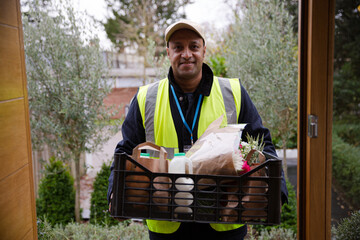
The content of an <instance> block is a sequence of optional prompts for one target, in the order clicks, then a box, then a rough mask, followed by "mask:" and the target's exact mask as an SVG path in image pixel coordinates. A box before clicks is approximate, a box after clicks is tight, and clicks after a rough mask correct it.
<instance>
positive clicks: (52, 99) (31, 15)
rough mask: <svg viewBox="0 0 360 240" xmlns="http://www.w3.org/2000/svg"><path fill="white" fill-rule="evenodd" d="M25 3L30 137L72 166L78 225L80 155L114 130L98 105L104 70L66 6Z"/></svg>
mask: <svg viewBox="0 0 360 240" xmlns="http://www.w3.org/2000/svg"><path fill="white" fill-rule="evenodd" d="M39 6H40V5H39V4H38V3H37V2H36V1H30V8H29V9H30V10H29V11H28V12H27V14H26V15H25V16H24V19H23V23H24V46H25V54H26V69H27V71H26V73H27V80H28V93H29V108H30V124H31V136H32V143H33V147H34V148H39V147H41V146H43V145H44V144H47V145H48V146H49V147H50V148H51V150H52V151H53V152H54V154H55V155H56V158H58V159H61V160H63V161H65V162H68V163H69V162H74V163H75V164H74V165H75V171H74V172H75V176H74V178H75V189H76V198H75V217H76V221H79V220H80V155H81V153H84V152H91V151H94V150H95V149H96V148H97V147H98V146H99V145H100V143H102V142H104V141H105V140H106V139H107V138H108V137H110V134H111V133H113V132H110V131H111V130H114V128H115V126H109V120H110V117H111V116H112V115H113V114H112V113H111V112H113V113H114V111H110V109H109V108H108V107H106V106H105V105H104V103H103V100H104V98H105V97H106V96H107V94H108V93H109V91H110V87H109V85H108V83H107V79H106V73H107V68H106V64H105V62H104V60H103V56H102V53H101V51H100V47H99V41H98V39H97V38H95V37H94V36H89V34H85V31H86V27H89V28H92V27H93V26H92V25H91V22H86V20H85V18H84V16H82V17H79V16H80V15H79V13H76V12H75V11H74V10H73V8H72V7H71V4H69V2H65V3H60V5H57V6H54V7H53V8H52V9H50V8H46V9H44V8H41V7H39Z"/></svg>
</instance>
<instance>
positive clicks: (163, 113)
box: [137, 76, 243, 234]
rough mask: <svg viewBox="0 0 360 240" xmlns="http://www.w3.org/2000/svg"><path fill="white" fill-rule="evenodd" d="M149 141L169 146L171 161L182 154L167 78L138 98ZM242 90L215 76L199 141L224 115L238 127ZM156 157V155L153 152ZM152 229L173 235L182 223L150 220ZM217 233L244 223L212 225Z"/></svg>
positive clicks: (141, 91)
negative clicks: (208, 128)
mask: <svg viewBox="0 0 360 240" xmlns="http://www.w3.org/2000/svg"><path fill="white" fill-rule="evenodd" d="M137 100H138V105H139V109H140V113H141V116H142V120H143V126H144V129H145V133H146V141H151V142H153V143H155V144H156V145H158V146H162V147H165V148H166V150H167V151H168V158H169V159H172V158H173V156H174V153H176V152H178V150H179V149H178V140H177V133H176V129H175V125H174V121H173V118H172V115H171V109H170V101H169V81H168V79H167V78H165V79H163V80H161V81H158V82H155V83H152V84H150V85H147V86H144V87H141V88H140V89H139V92H138V96H137ZM240 106H241V88H240V83H239V80H238V79H225V78H217V77H215V76H214V80H213V85H212V88H211V92H210V95H209V96H205V97H204V100H203V102H202V105H201V111H200V116H199V123H198V138H199V137H200V136H201V135H202V134H203V133H204V132H205V130H206V128H207V127H208V126H209V125H210V123H212V122H213V121H214V120H216V119H218V118H219V117H220V116H221V115H224V119H223V123H222V124H223V125H226V124H236V123H237V122H238V117H239V114H240ZM150 154H151V156H154V152H150ZM146 221H147V225H148V227H149V230H150V231H152V232H157V233H167V234H169V233H173V232H175V231H176V230H177V229H178V228H179V226H180V223H179V222H170V221H159V220H146ZM210 225H211V227H212V228H213V229H215V230H216V231H228V230H232V229H236V228H239V227H241V226H243V224H210Z"/></svg>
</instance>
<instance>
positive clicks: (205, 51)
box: [203, 46, 206, 57]
mask: <svg viewBox="0 0 360 240" xmlns="http://www.w3.org/2000/svg"><path fill="white" fill-rule="evenodd" d="M205 53H206V46H204V54H203V57H205Z"/></svg>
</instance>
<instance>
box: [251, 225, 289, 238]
mask: <svg viewBox="0 0 360 240" xmlns="http://www.w3.org/2000/svg"><path fill="white" fill-rule="evenodd" d="M245 239H247V240H259V239H261V240H293V239H296V233H294V232H293V231H292V230H291V229H285V228H272V229H271V230H270V231H266V230H262V231H261V232H260V233H259V232H257V231H254V229H253V226H251V225H250V226H249V228H248V234H247V236H246V238H245Z"/></svg>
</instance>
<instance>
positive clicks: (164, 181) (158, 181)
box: [153, 177, 172, 190]
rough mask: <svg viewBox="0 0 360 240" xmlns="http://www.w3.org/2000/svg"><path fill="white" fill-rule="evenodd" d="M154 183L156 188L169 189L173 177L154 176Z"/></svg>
mask: <svg viewBox="0 0 360 240" xmlns="http://www.w3.org/2000/svg"><path fill="white" fill-rule="evenodd" d="M153 185H154V188H155V189H159V190H168V189H170V188H171V186H172V184H171V179H170V178H169V177H156V178H154V181H153Z"/></svg>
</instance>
